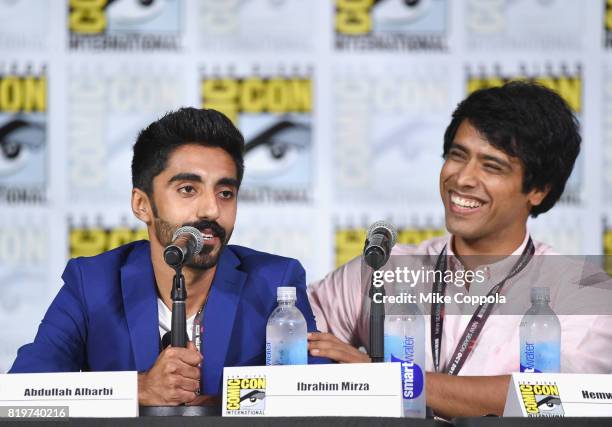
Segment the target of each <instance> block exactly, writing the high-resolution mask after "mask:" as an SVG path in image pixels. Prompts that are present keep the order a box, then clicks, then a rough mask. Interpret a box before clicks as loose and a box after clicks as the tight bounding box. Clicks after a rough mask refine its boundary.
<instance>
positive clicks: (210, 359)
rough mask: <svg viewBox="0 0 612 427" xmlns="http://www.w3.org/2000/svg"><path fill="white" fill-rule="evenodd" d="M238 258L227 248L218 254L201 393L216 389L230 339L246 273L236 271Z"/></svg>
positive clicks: (207, 319) (208, 311) (206, 323)
mask: <svg viewBox="0 0 612 427" xmlns="http://www.w3.org/2000/svg"><path fill="white" fill-rule="evenodd" d="M239 264H240V260H239V259H238V257H237V256H236V255H235V254H234V252H233V251H232V249H231V248H230V247H226V248H225V249H224V250H223V253H222V254H221V257H220V259H219V263H218V264H217V271H216V273H215V278H214V280H213V284H212V287H211V289H210V294H209V296H208V302H207V303H206V309H205V311H204V340H203V341H204V342H203V346H202V351H203V355H204V361H203V368H204V369H203V372H202V373H203V380H204V381H203V383H204V384H203V386H204V393H206V394H211V393H213V392H215V391H217V388H218V386H219V384H220V382H221V374H222V372H223V367H224V366H225V361H226V359H227V352H228V348H229V344H230V340H231V335H232V329H233V327H234V319H235V317H236V310H237V308H238V304H239V302H240V295H241V293H242V288H243V287H244V283H245V281H246V279H247V274H246V273H245V272H243V271H240V270H238V268H237V267H238V265H239Z"/></svg>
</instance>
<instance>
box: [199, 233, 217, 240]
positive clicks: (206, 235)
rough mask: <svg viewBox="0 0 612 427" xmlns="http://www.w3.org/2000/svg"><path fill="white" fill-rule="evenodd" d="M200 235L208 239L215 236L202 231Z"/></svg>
mask: <svg viewBox="0 0 612 427" xmlns="http://www.w3.org/2000/svg"><path fill="white" fill-rule="evenodd" d="M202 237H203V238H204V240H210V239H212V238H213V237H215V236H213V235H212V234H204V233H202Z"/></svg>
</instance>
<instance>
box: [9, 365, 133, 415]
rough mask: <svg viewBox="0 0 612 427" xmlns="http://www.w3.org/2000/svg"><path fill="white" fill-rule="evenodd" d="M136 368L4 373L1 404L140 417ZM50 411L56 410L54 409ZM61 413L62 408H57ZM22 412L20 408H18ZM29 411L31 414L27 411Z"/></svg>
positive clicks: (71, 413) (81, 413)
mask: <svg viewBox="0 0 612 427" xmlns="http://www.w3.org/2000/svg"><path fill="white" fill-rule="evenodd" d="M136 374H137V373H136V372H61V373H36V374H2V375H0V408H3V409H4V408H6V409H7V411H9V410H10V411H9V412H8V413H15V410H14V408H23V407H45V408H46V409H53V408H58V407H63V408H66V409H67V411H61V413H62V414H64V415H62V416H69V417H137V416H138V381H137V376H136ZM46 412H49V413H54V411H52V410H48V411H46ZM56 412H58V413H60V412H59V411H56ZM17 413H19V412H17ZM25 415H27V414H25Z"/></svg>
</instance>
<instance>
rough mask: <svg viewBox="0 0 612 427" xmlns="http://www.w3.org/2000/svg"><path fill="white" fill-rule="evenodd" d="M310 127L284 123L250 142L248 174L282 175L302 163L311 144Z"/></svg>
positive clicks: (275, 125)
mask: <svg viewBox="0 0 612 427" xmlns="http://www.w3.org/2000/svg"><path fill="white" fill-rule="evenodd" d="M310 133H311V129H310V126H309V125H306V124H302V123H295V122H292V121H289V120H282V121H280V122H277V123H275V124H274V125H272V126H270V127H268V128H267V129H266V130H264V131H263V132H261V133H259V134H257V135H256V136H255V137H254V138H252V139H251V140H250V141H248V142H247V144H246V147H245V150H246V154H245V158H246V161H247V171H248V174H249V175H250V176H253V177H265V176H272V175H279V174H283V173H285V172H286V171H288V170H289V169H291V168H292V167H293V165H295V164H296V163H297V162H299V161H300V157H301V156H302V155H303V153H306V152H307V151H306V148H307V147H308V145H309V144H310Z"/></svg>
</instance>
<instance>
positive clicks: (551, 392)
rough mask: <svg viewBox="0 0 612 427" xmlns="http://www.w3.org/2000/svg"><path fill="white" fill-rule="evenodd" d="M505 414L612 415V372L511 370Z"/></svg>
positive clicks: (534, 415)
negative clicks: (528, 371)
mask: <svg viewBox="0 0 612 427" xmlns="http://www.w3.org/2000/svg"><path fill="white" fill-rule="evenodd" d="M504 416H505V417H612V375H602V374H525V373H514V374H512V380H511V382H510V387H509V388H508V397H507V399H506V407H505V408H504Z"/></svg>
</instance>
